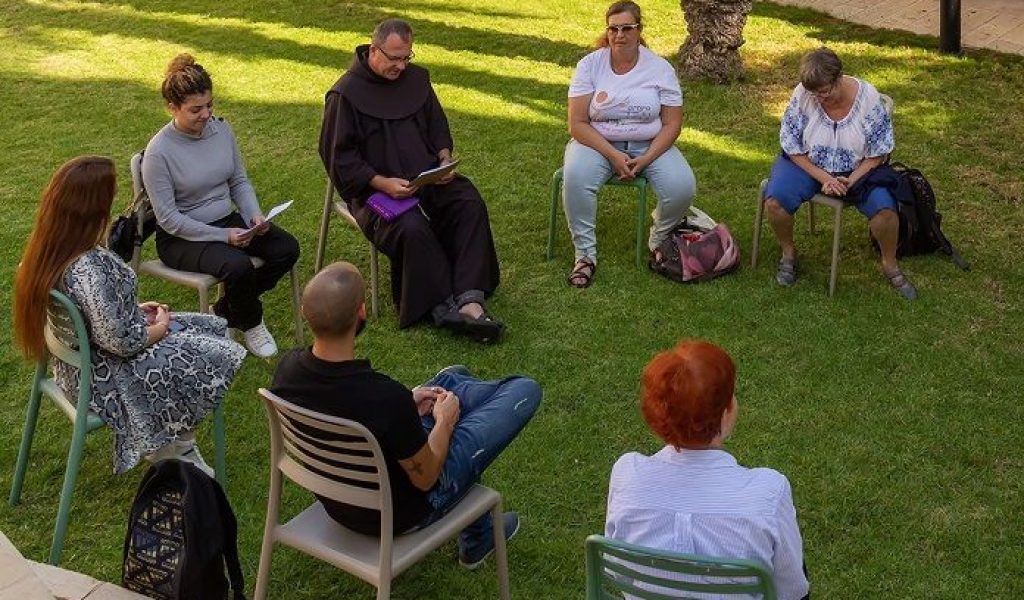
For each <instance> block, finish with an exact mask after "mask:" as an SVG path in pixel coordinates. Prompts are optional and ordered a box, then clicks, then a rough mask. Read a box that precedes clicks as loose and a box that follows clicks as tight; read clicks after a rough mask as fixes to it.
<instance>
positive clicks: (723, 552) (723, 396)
mask: <svg viewBox="0 0 1024 600" xmlns="http://www.w3.org/2000/svg"><path fill="white" fill-rule="evenodd" d="M641 387H642V399H641V411H642V412H643V416H644V420H645V421H646V422H647V425H648V427H650V429H651V431H652V432H654V434H655V435H657V436H658V437H659V438H661V439H662V440H663V441H664V442H665V443H666V444H667V445H666V446H665V447H664V448H662V449H661V450H660V451H659V452H657V453H655V454H653V455H651V456H644V455H642V454H639V453H637V452H630V453H627V454H625V455H623V456H622V457H621V458H619V460H618V461H617V462H616V463H615V466H614V467H612V475H611V483H610V485H609V489H608V515H607V519H606V522H605V534H606V535H607V536H608V537H611V538H615V539H618V540H622V541H625V542H629V543H632V544H637V545H641V546H647V547H650V548H659V549H662V550H669V551H673V552H684V553H689V554H701V555H706V556H714V557H719V558H745V559H753V560H758V561H760V562H762V563H764V564H765V565H766V566H767V567H768V568H769V569H771V570H772V571H773V577H774V580H775V589H776V593H777V595H778V598H779V599H780V600H797V599H799V598H805V597H807V595H808V591H809V588H810V585H809V583H808V581H807V577H806V574H805V572H804V569H803V549H802V541H801V539H800V528H799V526H798V525H797V522H796V509H795V507H794V506H793V494H792V491H791V489H790V487H789V481H788V480H787V479H786V477H785V476H784V475H782V474H781V473H779V472H778V471H775V470H773V469H768V468H763V467H761V468H753V469H750V468H747V467H743V466H740V465H739V464H737V462H736V459H735V458H733V457H732V455H731V454H729V453H728V452H726V451H725V450H724V449H723V443H724V442H725V440H726V438H728V437H729V435H730V434H731V433H732V431H733V428H734V427H735V426H736V417H737V414H738V412H739V406H738V404H737V402H736V396H735V388H736V365H735V364H734V363H733V361H732V358H730V357H729V355H728V354H726V352H725V351H724V350H722V349H721V348H719V347H718V346H715V345H713V344H710V343H708V342H704V341H699V340H691V341H683V342H680V343H679V344H678V345H676V347H675V348H673V349H671V350H667V351H665V352H662V353H660V354H658V355H657V356H655V357H654V358H653V359H652V360H651V362H650V363H648V364H647V367H646V368H645V369H644V372H643V377H642V386H641Z"/></svg>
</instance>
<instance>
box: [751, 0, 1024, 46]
mask: <svg viewBox="0 0 1024 600" xmlns="http://www.w3.org/2000/svg"><path fill="white" fill-rule="evenodd" d="M771 1H772V2H775V3H777V4H788V5H791V6H803V7H806V8H813V9H815V10H819V11H821V12H824V13H828V14H830V15H832V16H834V17H838V18H840V19H843V20H846V21H852V22H854V23H861V24H863V25H869V26H871V27H879V28H883V29H905V30H907V31H913V32H914V33H922V34H925V35H932V36H935V37H938V35H939V3H940V0H771ZM960 12H961V21H960V29H961V40H962V43H963V45H964V46H966V47H968V48H991V49H992V50H998V51H1000V52H1010V53H1014V54H1024V0H961V2H960ZM937 44H938V41H936V45H937Z"/></svg>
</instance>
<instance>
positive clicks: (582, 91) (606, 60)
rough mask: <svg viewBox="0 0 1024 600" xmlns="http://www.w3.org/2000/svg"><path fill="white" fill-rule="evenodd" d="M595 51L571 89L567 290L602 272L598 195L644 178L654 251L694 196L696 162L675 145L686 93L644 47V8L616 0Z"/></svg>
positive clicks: (565, 193)
mask: <svg viewBox="0 0 1024 600" xmlns="http://www.w3.org/2000/svg"><path fill="white" fill-rule="evenodd" d="M605 23H606V25H607V27H606V32H605V34H604V35H603V36H601V37H600V38H599V39H598V40H597V45H598V46H599V47H598V49H597V50H595V51H594V52H591V53H590V54H588V55H586V56H584V57H583V59H582V60H580V62H579V64H577V65H576V72H575V73H574V74H573V77H572V82H571V83H570V84H569V133H570V134H571V135H572V140H571V141H570V142H569V144H568V145H567V146H566V148H565V166H564V170H563V173H564V187H563V205H564V207H565V216H566V220H567V221H568V222H569V231H570V233H571V234H572V243H573V246H575V248H576V263H575V265H574V266H573V270H572V273H570V274H569V278H568V282H569V285H571V286H573V287H578V288H585V287H587V286H589V285H590V283H591V281H592V280H593V277H594V271H595V269H596V268H597V237H596V235H595V233H594V223H595V221H596V216H597V191H598V189H600V188H601V186H602V185H604V183H605V182H606V181H608V180H609V179H610V178H612V177H616V178H618V179H620V180H623V181H628V180H632V179H635V178H636V177H638V176H640V175H643V176H644V177H646V178H647V179H648V181H649V182H650V183H651V186H652V187H653V188H654V191H655V194H656V195H657V197H658V203H657V206H656V207H655V209H654V225H653V226H652V227H651V234H650V238H649V240H648V246H649V247H650V249H651V251H652V253H653V252H654V249H655V248H657V247H658V244H659V243H661V242H662V241H663V240H664V239H665V238H666V237H667V236H668V235H669V233H670V232H671V231H672V229H673V228H674V227H675V226H676V225H677V224H678V223H679V222H680V221H681V220H682V219H683V215H684V214H685V212H686V210H687V209H688V208H689V206H690V202H692V200H693V196H694V194H695V193H696V182H695V180H694V177H693V171H692V170H691V169H690V165H688V164H687V163H686V159H685V158H683V155H682V153H681V152H679V149H678V148H676V146H675V141H676V138H678V137H679V132H680V130H681V128H682V123H683V108H682V105H683V94H682V90H681V89H680V88H679V80H678V79H676V74H675V71H674V70H673V69H672V65H670V64H669V63H668V61H666V60H665V59H663V58H661V57H660V56H658V55H656V54H654V53H653V52H651V51H650V50H648V49H647V48H646V46H645V45H644V44H645V42H644V40H643V37H641V32H642V30H643V24H642V22H641V15H640V7H639V6H637V4H636V3H635V2H616V3H614V4H612V5H611V6H610V7H609V8H608V10H607V12H606V13H605Z"/></svg>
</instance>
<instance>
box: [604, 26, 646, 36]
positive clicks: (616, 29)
mask: <svg viewBox="0 0 1024 600" xmlns="http://www.w3.org/2000/svg"><path fill="white" fill-rule="evenodd" d="M637 29H640V24H639V23H630V24H628V25H609V26H608V33H610V34H612V35H615V34H616V33H631V32H633V31H636V30H637Z"/></svg>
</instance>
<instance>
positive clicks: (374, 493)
mask: <svg viewBox="0 0 1024 600" xmlns="http://www.w3.org/2000/svg"><path fill="white" fill-rule="evenodd" d="M259 392H260V396H262V397H263V401H264V404H265V405H266V408H267V418H268V420H269V424H270V464H271V468H273V469H278V470H280V471H281V473H283V474H284V475H285V476H286V477H288V478H289V479H291V480H292V481H294V482H295V483H297V484H299V485H300V486H302V487H304V488H306V489H307V490H309V491H311V492H313V493H315V494H317V495H319V496H324V497H326V498H330V499H332V500H335V501H337V502H341V503H344V504H350V505H353V506H359V507H362V508H368V509H372V510H378V511H380V513H381V538H383V539H390V537H391V534H392V529H391V528H392V522H393V518H394V517H393V514H392V508H391V486H390V482H389V480H388V470H387V465H386V464H385V463H384V454H383V453H382V452H381V449H380V445H379V444H378V443H377V439H376V438H375V437H374V436H373V434H372V433H370V431H369V430H368V429H367V428H366V427H364V426H363V425H361V424H359V423H357V422H355V421H350V420H348V419H342V418H340V417H333V416H330V415H325V414H322V413H319V412H316V411H313V410H309V409H306V408H302V407H300V406H296V405H295V404H292V403H291V402H288V401H286V400H283V399H281V398H280V397H278V396H276V395H275V394H274V393H273V392H271V391H269V390H267V389H264V388H260V390H259Z"/></svg>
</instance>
